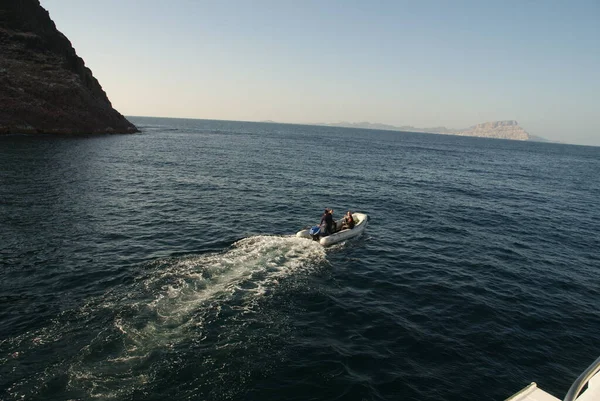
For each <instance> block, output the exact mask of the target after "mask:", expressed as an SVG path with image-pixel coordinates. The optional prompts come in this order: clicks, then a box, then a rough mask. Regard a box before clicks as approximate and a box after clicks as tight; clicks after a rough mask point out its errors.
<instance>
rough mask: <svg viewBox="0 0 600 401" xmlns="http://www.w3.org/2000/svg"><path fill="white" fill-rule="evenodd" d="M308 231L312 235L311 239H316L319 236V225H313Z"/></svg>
mask: <svg viewBox="0 0 600 401" xmlns="http://www.w3.org/2000/svg"><path fill="white" fill-rule="evenodd" d="M308 233H309V234H310V236H311V237H312V239H313V241H318V240H319V238H320V237H321V227H319V226H314V227H312V228H311V229H310V230H309V231H308Z"/></svg>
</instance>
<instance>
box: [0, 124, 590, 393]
mask: <svg viewBox="0 0 600 401" xmlns="http://www.w3.org/2000/svg"><path fill="white" fill-rule="evenodd" d="M132 121H133V122H134V123H136V124H137V125H138V126H139V127H140V128H141V129H142V131H143V132H142V133H140V134H136V135H123V136H96V137H86V138H72V137H47V136H4V137H0V227H1V229H0V399H2V400H90V399H99V400H164V399H167V397H169V398H170V399H173V400H176V399H177V400H179V399H182V400H183V399H190V400H191V399H193V400H261V401H265V400H284V399H285V400H482V399H490V400H502V399H504V398H506V397H508V396H509V395H511V394H512V393H514V392H516V391H517V390H519V389H521V388H522V387H523V386H525V385H527V384H529V383H530V382H531V381H536V382H537V383H538V385H540V386H541V387H542V388H544V389H546V390H548V391H550V392H552V393H554V394H555V395H556V396H558V397H562V396H563V395H564V394H565V393H566V391H567V390H568V388H569V386H570V384H571V383H572V381H573V380H574V379H575V378H576V377H577V376H578V375H579V373H581V372H582V371H583V370H584V369H585V368H586V367H587V366H588V365H589V364H590V363H591V362H592V361H593V360H594V359H595V358H596V357H597V356H598V355H600V337H599V333H600V280H599V278H598V277H599V274H598V273H599V271H598V270H599V267H600V252H599V251H598V250H599V249H600V235H599V233H600V206H599V202H598V199H599V198H600V148H593V147H580V146H569V145H558V144H543V143H521V142H511V141H502V140H487V139H479V138H461V137H453V136H440V135H426V134H410V133H397V132H386V131H370V130H355V129H343V128H327V127H313V126H298V125H280V124H259V123H242V122H223V121H205V120H175V119H150V118H132ZM325 207H332V208H334V209H335V216H336V217H337V218H339V217H340V216H342V215H343V214H344V212H345V211H346V210H347V209H351V210H353V211H360V212H365V213H367V214H369V216H370V221H369V226H368V227H367V230H366V232H365V234H364V235H362V236H361V237H359V238H357V239H353V240H351V241H348V242H345V243H341V244H338V245H335V246H333V247H330V248H326V249H324V248H322V247H321V246H320V245H318V244H316V243H314V242H312V241H309V240H303V239H298V238H295V237H294V236H293V234H294V233H295V232H296V231H298V230H299V229H301V228H303V227H304V226H306V225H309V224H313V223H315V222H317V221H318V219H319V217H320V214H321V212H322V210H323V209H324V208H325Z"/></svg>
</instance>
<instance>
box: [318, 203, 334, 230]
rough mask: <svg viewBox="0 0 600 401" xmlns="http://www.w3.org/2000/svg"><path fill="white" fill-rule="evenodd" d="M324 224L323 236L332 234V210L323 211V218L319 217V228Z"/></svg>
mask: <svg viewBox="0 0 600 401" xmlns="http://www.w3.org/2000/svg"><path fill="white" fill-rule="evenodd" d="M323 223H325V234H326V235H329V234H333V209H329V208H327V209H325V212H324V213H323V216H321V226H323Z"/></svg>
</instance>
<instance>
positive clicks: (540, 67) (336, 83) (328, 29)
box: [41, 0, 600, 145]
mask: <svg viewBox="0 0 600 401" xmlns="http://www.w3.org/2000/svg"><path fill="white" fill-rule="evenodd" d="M41 3H42V6H44V7H45V8H46V9H48V11H49V12H50V16H51V18H52V19H53V20H54V22H56V25H57V27H58V29H59V30H60V31H61V32H63V33H64V34H65V35H66V36H67V37H68V38H69V39H70V40H71V42H72V43H73V46H74V47H75V49H76V51H77V53H78V54H79V55H80V56H81V57H82V58H83V59H84V60H85V62H86V65H87V66H88V67H90V68H91V70H92V72H93V73H94V75H95V76H96V78H98V80H99V81H100V84H101V85H102V86H103V88H104V90H105V91H106V92H107V94H108V96H109V98H110V100H111V101H112V103H113V106H115V108H116V109H117V110H119V111H120V112H121V113H122V114H125V115H136V116H163V117H192V118H208V119H226V120H245V121H260V120H269V119H270V120H276V121H281V122H298V123H311V122H312V123H314V122H339V121H352V122H357V121H370V122H379V123H387V124H394V125H413V126H416V127H433V126H441V125H443V126H447V127H451V128H463V127H468V126H471V125H474V124H477V123H481V122H485V121H492V120H508V119H510V120H517V121H518V122H519V123H520V124H521V126H523V127H524V128H525V129H526V130H527V131H528V132H530V133H531V134H534V135H539V136H543V137H546V138H549V139H552V140H559V141H563V142H568V143H579V144H593V145H600V129H599V128H598V127H599V120H600V1H598V0H589V1H577V0H575V1H567V0H565V1H528V0H519V1H485V0H478V1H458V0H456V1H450V0H448V1H442V0H440V1H360V2H359V1H326V0H321V1H300V0H298V1H210V2H207V1H198V0H171V1H164V0H160V1H158V0H144V1H141V0H138V1H134V0H96V1H83V0H41Z"/></svg>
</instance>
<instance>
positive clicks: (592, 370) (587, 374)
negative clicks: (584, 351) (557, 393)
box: [563, 358, 600, 401]
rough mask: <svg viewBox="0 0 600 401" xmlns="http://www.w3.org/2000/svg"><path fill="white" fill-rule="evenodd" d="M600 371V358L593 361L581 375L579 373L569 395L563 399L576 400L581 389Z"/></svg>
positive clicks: (567, 400)
mask: <svg viewBox="0 0 600 401" xmlns="http://www.w3.org/2000/svg"><path fill="white" fill-rule="evenodd" d="M599 371H600V358H598V359H596V360H595V361H594V363H592V364H591V365H590V366H589V367H588V368H587V369H586V370H585V371H584V372H583V373H582V374H581V375H579V377H578V378H577V380H575V382H573V385H572V386H571V388H570V389H569V391H568V392H567V395H565V398H564V400H563V401H575V400H576V399H577V397H579V394H580V393H581V390H582V389H583V388H584V387H585V385H586V384H588V382H589V381H590V379H591V378H592V377H594V375H595V374H596V373H598V372H599Z"/></svg>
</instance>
